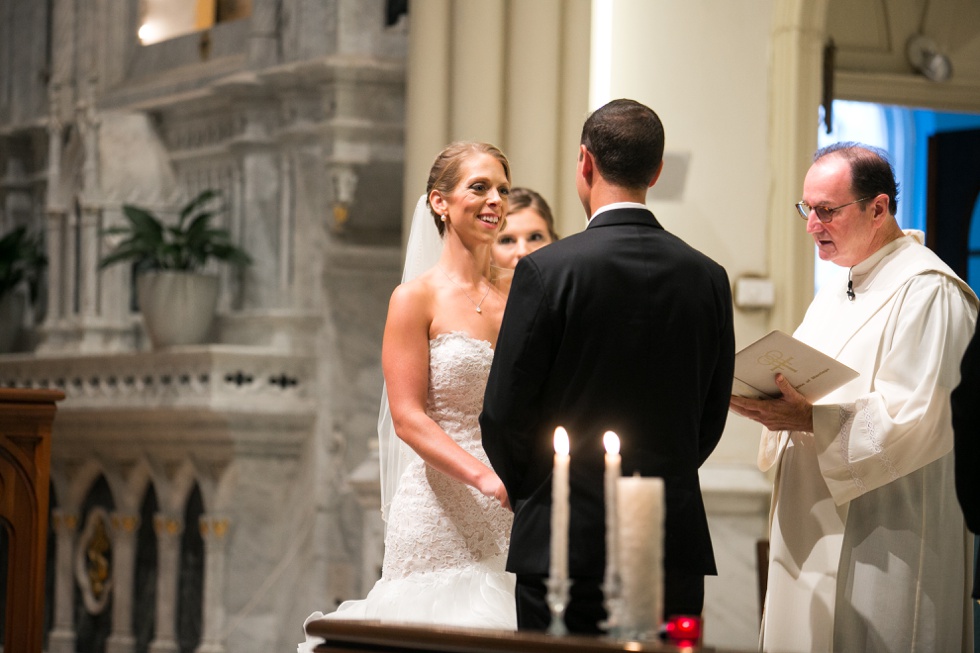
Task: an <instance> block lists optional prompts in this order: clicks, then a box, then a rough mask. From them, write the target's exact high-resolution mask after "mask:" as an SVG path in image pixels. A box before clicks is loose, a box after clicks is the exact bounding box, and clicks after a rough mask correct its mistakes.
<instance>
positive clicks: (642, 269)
mask: <svg viewBox="0 0 980 653" xmlns="http://www.w3.org/2000/svg"><path fill="white" fill-rule="evenodd" d="M663 149H664V132H663V125H662V124H661V122H660V119H659V118H658V117H657V114H656V113H654V112H653V111H652V110H651V109H649V108H648V107H646V106H644V105H642V104H639V103H638V102H634V101H632V100H615V101H613V102H610V103H609V104H607V105H605V106H603V107H602V108H600V109H598V110H597V111H595V112H594V113H593V114H592V115H591V116H590V117H589V118H588V120H587V121H586V122H585V125H584V127H583V128H582V142H581V146H580V147H579V160H578V167H577V170H576V175H575V183H576V187H577V189H578V194H579V198H580V199H581V200H582V205H583V206H584V207H585V212H586V215H588V216H590V217H589V226H588V228H587V229H586V230H585V231H583V232H582V233H578V234H575V235H573V236H570V237H568V238H565V239H563V240H560V241H558V242H557V243H554V244H552V245H549V246H548V247H544V248H542V249H540V250H538V251H536V252H534V253H533V254H531V255H530V256H528V257H525V258H524V259H522V260H521V262H520V263H519V264H518V266H517V270H516V272H515V274H514V279H513V285H512V287H511V291H510V296H509V298H508V300H507V309H506V311H505V313H504V318H503V324H502V325H501V328H500V336H499V339H498V341H497V347H496V352H495V354H494V360H493V367H492V368H491V370H490V379H489V381H488V383H487V390H486V396H485V399H484V405H483V414H482V415H481V417H480V425H481V427H482V430H483V446H484V448H485V449H486V452H487V455H488V456H489V457H490V461H491V463H492V465H493V468H494V470H496V472H497V474H499V475H500V478H501V479H502V480H503V482H504V485H505V486H506V488H507V494H508V496H509V497H510V502H511V505H513V506H514V528H513V532H512V534H511V545H510V554H509V557H508V562H507V569H508V570H509V571H512V572H514V573H515V574H517V618H518V626H519V628H520V629H522V630H545V629H546V628H547V626H548V623H549V620H550V616H549V611H548V607H547V604H546V602H545V584H544V583H545V581H546V580H547V574H548V564H549V540H550V519H551V517H550V515H551V470H552V462H553V457H554V449H553V440H552V437H553V433H554V430H555V427H556V426H564V427H565V428H566V429H567V430H568V434H569V437H570V439H571V471H570V479H571V480H570V484H571V495H570V496H571V499H570V503H571V520H570V529H569V530H570V534H569V542H570V551H569V575H570V577H571V578H572V580H573V584H572V588H571V592H572V594H571V602H570V604H569V607H568V610H567V612H566V619H565V620H566V624H567V625H568V628H569V630H571V631H572V632H580V633H599V632H601V631H600V628H599V626H598V622H601V621H602V620H603V619H604V618H605V616H606V614H605V610H604V608H603V606H602V591H601V583H602V578H603V574H604V570H605V562H606V549H605V517H604V515H605V509H604V505H603V465H604V463H603V458H604V450H603V445H602V434H603V433H604V432H605V431H607V430H612V431H615V432H616V433H617V434H618V435H619V437H620V440H621V442H622V451H621V453H622V465H623V473H624V475H632V474H634V473H638V474H641V475H643V476H659V477H663V479H664V481H665V487H666V504H667V515H666V523H665V531H666V534H665V544H664V546H665V549H664V550H665V560H664V566H665V595H664V609H665V615H672V614H694V615H697V614H700V613H701V610H702V607H703V604H704V576H705V575H706V574H712V575H713V574H715V573H717V572H716V569H715V562H714V555H713V552H712V549H711V538H710V536H709V534H708V523H707V518H706V516H705V511H704V505H703V503H702V500H701V489H700V485H699V483H698V468H699V467H700V466H701V464H702V463H703V462H704V461H705V459H706V458H707V457H708V454H710V453H711V451H712V450H713V449H714V447H715V445H716V444H717V443H718V440H719V438H720V437H721V433H722V430H723V428H724V426H725V419H726V417H727V414H728V400H729V395H730V393H731V387H732V373H733V366H734V349H735V341H734V335H733V332H732V300H731V292H730V290H729V285H728V277H727V275H726V273H725V270H724V269H723V268H722V267H721V266H719V265H718V264H717V263H715V262H714V261H712V260H711V259H709V258H708V257H706V256H704V255H703V254H701V253H700V252H698V251H697V250H695V249H693V248H691V247H690V246H688V245H687V244H685V243H684V242H683V241H682V240H680V239H679V238H677V237H676V236H673V235H671V234H670V233H668V232H667V231H665V230H664V228H663V227H662V226H661V225H660V223H659V222H657V219H656V218H655V217H654V216H653V214H652V213H651V212H650V211H649V210H648V209H647V208H646V206H645V200H646V193H647V189H648V188H649V187H651V186H653V185H654V183H656V181H657V178H658V176H659V175H660V171H661V169H662V168H663Z"/></svg>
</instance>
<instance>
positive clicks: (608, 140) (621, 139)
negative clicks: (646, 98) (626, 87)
mask: <svg viewBox="0 0 980 653" xmlns="http://www.w3.org/2000/svg"><path fill="white" fill-rule="evenodd" d="M582 145H584V146H585V148H586V149H587V150H588V151H589V152H591V153H592V157H593V158H594V159H595V164H596V167H597V168H598V169H599V174H601V175H602V177H603V178H604V179H605V180H606V181H608V182H609V183H611V184H615V185H616V186H622V187H623V188H646V187H647V186H649V185H650V180H652V179H653V177H654V175H656V174H657V170H659V168H660V162H661V161H663V157H664V126H663V123H662V122H660V117H659V116H657V114H656V113H655V112H654V111H653V109H651V108H650V107H648V106H645V105H643V104H640V103H639V102H637V101H635V100H625V99H623V100H613V101H612V102H609V103H608V104H606V105H604V106H602V107H600V108H598V109H596V110H595V111H594V112H593V113H592V115H591V116H589V118H588V119H587V120H586V121H585V125H583V126H582Z"/></svg>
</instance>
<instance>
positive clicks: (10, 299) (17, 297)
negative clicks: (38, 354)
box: [0, 291, 27, 354]
mask: <svg viewBox="0 0 980 653" xmlns="http://www.w3.org/2000/svg"><path fill="white" fill-rule="evenodd" d="M26 311H27V297H26V296H24V294H23V293H19V292H16V291H15V292H8V293H7V294H6V295H4V296H3V298H2V299H0V354H2V353H8V352H12V351H13V350H14V345H16V344H17V336H18V335H20V330H21V326H22V325H23V324H24V313H25V312H26Z"/></svg>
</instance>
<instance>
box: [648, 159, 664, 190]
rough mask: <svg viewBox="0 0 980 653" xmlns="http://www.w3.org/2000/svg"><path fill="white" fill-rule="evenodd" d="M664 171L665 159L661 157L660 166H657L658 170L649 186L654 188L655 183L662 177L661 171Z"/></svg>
mask: <svg viewBox="0 0 980 653" xmlns="http://www.w3.org/2000/svg"><path fill="white" fill-rule="evenodd" d="M663 171H664V161H663V159H661V160H660V166H659V167H658V168H657V171H656V172H655V173H653V179H651V180H650V185H649V186H647V188H653V185H654V184H655V183H657V180H658V179H660V173H661V172H663Z"/></svg>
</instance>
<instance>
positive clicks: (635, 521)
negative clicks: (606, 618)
mask: <svg viewBox="0 0 980 653" xmlns="http://www.w3.org/2000/svg"><path fill="white" fill-rule="evenodd" d="M617 485H618V487H617V488H616V495H617V504H618V508H619V509H618V511H617V512H618V515H617V516H618V519H619V525H620V528H619V564H620V565H621V569H622V574H621V576H622V581H623V611H622V615H621V618H622V619H621V620H622V623H621V626H622V627H623V629H624V630H625V631H627V632H632V633H636V634H637V635H640V636H642V635H653V634H654V633H656V632H657V630H658V629H659V628H660V624H661V623H663V593H664V581H663V578H664V576H663V548H664V482H663V479H660V478H642V477H640V476H634V477H632V478H630V477H626V478H621V479H619V481H618V482H617Z"/></svg>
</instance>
